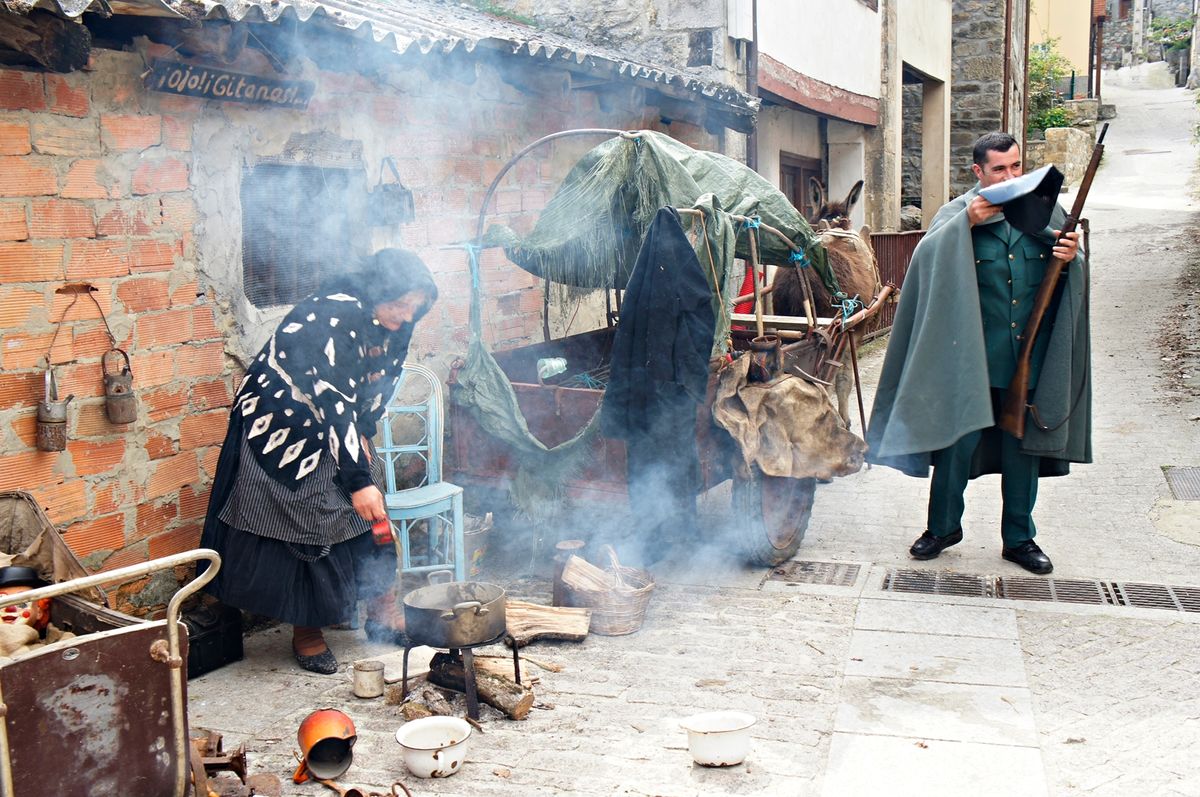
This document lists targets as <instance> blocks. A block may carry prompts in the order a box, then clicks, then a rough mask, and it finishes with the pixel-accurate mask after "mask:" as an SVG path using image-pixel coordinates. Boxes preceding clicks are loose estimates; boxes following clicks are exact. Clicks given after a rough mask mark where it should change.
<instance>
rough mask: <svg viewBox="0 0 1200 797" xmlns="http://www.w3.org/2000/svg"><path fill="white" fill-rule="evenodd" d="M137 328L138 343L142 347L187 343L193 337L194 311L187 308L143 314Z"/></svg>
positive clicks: (153, 347) (149, 347)
mask: <svg viewBox="0 0 1200 797" xmlns="http://www.w3.org/2000/svg"><path fill="white" fill-rule="evenodd" d="M135 328H136V334H137V345H138V347H139V348H142V349H156V348H158V347H160V346H169V345H171V344H177V343H186V342H188V341H189V340H191V339H192V311H191V310H190V309H187V308H185V309H181V310H165V311H163V312H159V313H150V314H148V315H143V316H141V317H140V318H138V320H137V322H136V324H135Z"/></svg>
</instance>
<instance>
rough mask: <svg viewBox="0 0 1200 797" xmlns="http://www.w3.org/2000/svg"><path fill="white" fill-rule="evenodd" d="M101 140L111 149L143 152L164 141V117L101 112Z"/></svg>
mask: <svg viewBox="0 0 1200 797" xmlns="http://www.w3.org/2000/svg"><path fill="white" fill-rule="evenodd" d="M100 140H101V141H103V142H104V146H106V147H108V148H109V149H110V150H116V151H118V152H141V151H142V150H146V149H149V148H150V147H153V146H157V145H158V144H159V143H161V142H162V117H160V116H139V115H133V114H115V113H105V114H101V115H100Z"/></svg>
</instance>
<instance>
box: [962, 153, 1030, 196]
mask: <svg viewBox="0 0 1200 797" xmlns="http://www.w3.org/2000/svg"><path fill="white" fill-rule="evenodd" d="M971 170H972V171H973V172H975V176H976V177H978V178H979V185H980V187H981V188H987V187H988V186H989V185H996V184H997V183H1003V182H1005V181H1007V180H1011V179H1013V178H1014V177H1020V176H1021V173H1022V171H1023V167H1022V165H1021V148H1020V147H1018V146H1017V145H1016V144H1013V145H1012V147H1010V148H1009V149H1008V150H1007V151H1006V152H997V151H995V150H988V154H987V160H985V161H984V162H983V164H978V163H975V164H972V165H971Z"/></svg>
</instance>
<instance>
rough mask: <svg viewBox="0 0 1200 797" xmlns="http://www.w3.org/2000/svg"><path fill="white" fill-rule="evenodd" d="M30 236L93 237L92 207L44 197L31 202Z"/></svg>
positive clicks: (94, 228)
mask: <svg viewBox="0 0 1200 797" xmlns="http://www.w3.org/2000/svg"><path fill="white" fill-rule="evenodd" d="M32 218H33V221H32V223H31V224H30V225H29V233H30V237H31V238H95V237H96V220H95V219H94V218H93V217H92V208H91V207H90V206H89V205H86V204H84V203H83V202H75V201H72V200H69V199H45V200H38V201H36V202H34V203H33V214H32Z"/></svg>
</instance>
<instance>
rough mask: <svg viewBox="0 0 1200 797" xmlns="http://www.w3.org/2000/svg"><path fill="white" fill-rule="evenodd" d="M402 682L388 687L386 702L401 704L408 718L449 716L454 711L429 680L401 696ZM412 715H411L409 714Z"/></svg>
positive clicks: (388, 703)
mask: <svg viewBox="0 0 1200 797" xmlns="http://www.w3.org/2000/svg"><path fill="white" fill-rule="evenodd" d="M401 691H402V690H401V688H400V684H395V685H392V686H389V687H388V688H387V692H386V694H385V695H384V703H386V704H387V705H389V706H396V705H398V706H400V707H401V709H400V710H401V712H402V713H403V714H404V716H405V718H406V719H416V718H417V717H431V716H434V715H437V716H439V717H448V716H450V715H451V714H453V713H454V708H453V707H452V706H451V705H450V702H449V701H448V700H446V697H445V695H443V694H442V693H441V691H440V690H439V689H438V688H437V687H435V686H433V685H432V684H430V683H428V682H424V681H422V682H419V683H418V684H417V685H416V686H414V687H413V688H412V690H411V691H409V693H408V694H407V695H406V696H403V697H401ZM410 714H411V715H412V716H409V715H410Z"/></svg>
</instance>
